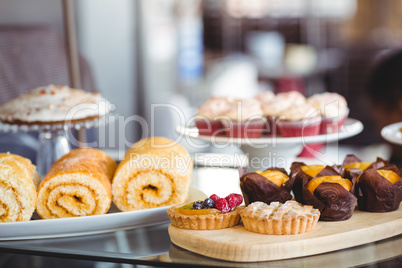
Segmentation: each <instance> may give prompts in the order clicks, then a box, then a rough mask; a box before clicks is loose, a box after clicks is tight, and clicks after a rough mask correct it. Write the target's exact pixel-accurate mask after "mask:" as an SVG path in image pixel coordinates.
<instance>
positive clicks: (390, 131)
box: [381, 122, 402, 144]
mask: <svg viewBox="0 0 402 268" xmlns="http://www.w3.org/2000/svg"><path fill="white" fill-rule="evenodd" d="M381 136H382V137H383V138H384V139H385V140H386V141H389V142H391V143H395V144H402V122H399V123H395V124H392V125H388V126H386V127H384V128H383V129H382V130H381Z"/></svg>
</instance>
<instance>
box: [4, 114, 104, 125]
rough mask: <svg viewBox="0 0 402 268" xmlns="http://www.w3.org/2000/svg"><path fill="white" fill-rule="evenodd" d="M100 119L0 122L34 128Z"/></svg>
mask: <svg viewBox="0 0 402 268" xmlns="http://www.w3.org/2000/svg"><path fill="white" fill-rule="evenodd" d="M98 118H100V117H99V116H88V117H85V118H80V119H73V120H62V121H22V120H12V121H11V120H0V122H3V123H6V124H10V125H19V126H22V125H28V126H33V125H39V126H45V125H59V124H62V125H64V124H78V123H83V122H85V121H89V120H94V119H98Z"/></svg>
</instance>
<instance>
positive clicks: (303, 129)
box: [276, 103, 321, 137]
mask: <svg viewBox="0 0 402 268" xmlns="http://www.w3.org/2000/svg"><path fill="white" fill-rule="evenodd" d="M320 124H321V117H320V115H319V113H318V111H316V110H315V109H314V108H313V107H312V106H311V105H310V104H308V103H304V104H300V105H292V106H290V107H289V108H288V109H286V110H285V111H283V112H282V115H281V117H280V118H279V120H277V122H276V126H277V127H278V130H279V133H280V134H281V135H282V136H283V137H301V136H315V135H318V134H319V133H320Z"/></svg>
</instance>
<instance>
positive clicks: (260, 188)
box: [240, 168, 293, 206]
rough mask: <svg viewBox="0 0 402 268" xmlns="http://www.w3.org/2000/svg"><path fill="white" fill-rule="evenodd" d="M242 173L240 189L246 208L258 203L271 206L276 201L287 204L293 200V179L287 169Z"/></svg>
mask: <svg viewBox="0 0 402 268" xmlns="http://www.w3.org/2000/svg"><path fill="white" fill-rule="evenodd" d="M242 173H243V174H242ZM242 173H241V174H240V175H241V177H240V188H241V191H242V193H243V197H244V202H245V204H246V206H247V205H248V204H251V203H253V202H256V201H260V202H264V203H267V204H270V203H271V202H274V201H277V202H281V203H285V202H286V201H287V200H290V199H292V195H291V194H290V191H291V190H292V186H293V178H291V177H289V176H288V173H287V172H286V170H285V169H283V168H268V169H267V170H265V171H259V170H258V171H255V172H251V173H245V172H242Z"/></svg>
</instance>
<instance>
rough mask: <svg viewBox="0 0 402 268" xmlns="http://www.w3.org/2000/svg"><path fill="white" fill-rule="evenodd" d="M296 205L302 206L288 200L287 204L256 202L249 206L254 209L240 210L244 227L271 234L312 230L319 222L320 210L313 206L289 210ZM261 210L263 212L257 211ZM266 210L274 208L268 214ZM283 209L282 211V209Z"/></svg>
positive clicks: (299, 232)
mask: <svg viewBox="0 0 402 268" xmlns="http://www.w3.org/2000/svg"><path fill="white" fill-rule="evenodd" d="M295 205H299V206H301V205H300V204H299V203H297V202H296V201H287V202H286V203H285V204H281V203H279V202H272V203H271V205H267V204H265V203H263V202H254V203H252V204H250V205H249V206H252V207H253V206H254V209H247V208H246V209H244V210H242V211H241V212H240V215H241V218H242V221H243V224H244V227H245V228H246V229H247V230H249V231H252V232H256V233H261V234H270V235H290V234H301V233H304V232H308V231H310V230H311V229H312V228H314V227H315V225H316V224H317V222H318V219H319V218H320V212H319V210H318V209H313V208H312V206H302V209H301V210H298V211H290V212H289V211H287V208H290V209H291V208H292V207H293V206H295ZM256 210H257V211H258V210H260V212H261V213H258V212H257V213H255V211H256ZM264 210H265V211H266V210H268V211H270V210H272V211H273V213H271V214H270V215H266V214H265V213H264ZM281 210H282V211H281Z"/></svg>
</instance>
